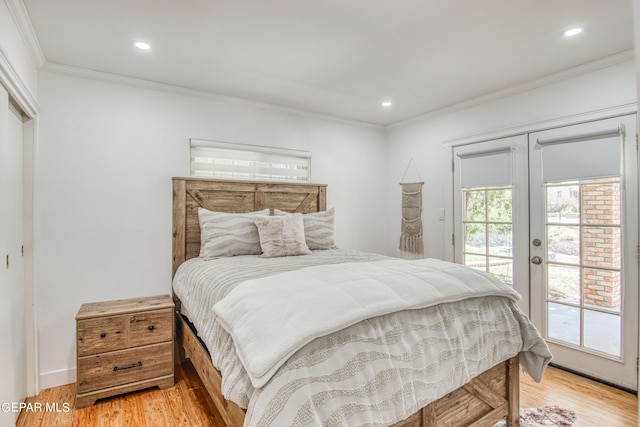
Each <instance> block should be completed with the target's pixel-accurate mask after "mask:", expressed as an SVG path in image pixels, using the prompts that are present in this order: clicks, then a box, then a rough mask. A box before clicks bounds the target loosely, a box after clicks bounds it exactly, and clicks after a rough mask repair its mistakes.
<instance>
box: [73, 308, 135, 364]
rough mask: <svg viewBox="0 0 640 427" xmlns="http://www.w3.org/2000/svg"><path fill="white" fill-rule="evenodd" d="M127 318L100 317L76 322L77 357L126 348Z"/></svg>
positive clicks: (127, 339)
mask: <svg viewBox="0 0 640 427" xmlns="http://www.w3.org/2000/svg"><path fill="white" fill-rule="evenodd" d="M128 320H129V318H128V317H127V316H112V317H100V318H97V319H86V320H82V321H79V322H78V356H87V355H90V354H97V353H104V352H105V351H114V350H120V349H123V348H127V347H128V341H129V338H128V336H127V331H128V330H129V325H128Z"/></svg>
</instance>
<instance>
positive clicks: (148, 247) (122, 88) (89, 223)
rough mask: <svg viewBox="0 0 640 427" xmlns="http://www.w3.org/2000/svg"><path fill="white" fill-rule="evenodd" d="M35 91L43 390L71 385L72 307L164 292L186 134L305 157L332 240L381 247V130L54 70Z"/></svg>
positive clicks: (186, 153) (346, 244) (185, 171)
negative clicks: (174, 184)
mask: <svg viewBox="0 0 640 427" xmlns="http://www.w3.org/2000/svg"><path fill="white" fill-rule="evenodd" d="M39 91H40V92H39V99H40V103H41V107H42V114H41V117H42V119H41V121H40V126H39V130H40V132H39V149H38V153H37V164H38V176H37V179H38V183H37V190H38V191H37V195H36V214H35V216H36V224H35V226H36V229H35V233H36V240H37V242H38V254H37V255H38V256H37V258H36V267H35V268H36V273H37V274H36V277H37V278H38V282H37V289H38V300H37V307H38V324H39V351H40V378H41V388H47V387H51V386H54V385H59V384H64V383H68V382H74V381H75V364H76V360H75V321H74V317H75V315H76V313H77V310H78V308H79V307H80V305H81V304H82V303H85V302H91V301H101V300H110V299H120V298H128V297H135V296H143V295H154V294H161V293H170V292H171V199H172V198H171V177H172V176H188V174H189V145H188V139H189V138H190V137H196V138H203V139H213V140H220V141H227V142H238V143H244V144H262V145H268V146H274V147H283V148H295V149H302V150H309V151H311V152H312V153H313V159H312V179H313V181H314V182H317V183H326V184H328V206H335V207H336V234H337V242H338V244H339V245H340V246H341V247H345V248H353V249H358V250H365V251H373V252H381V251H383V250H384V233H383V232H381V231H380V226H379V225H380V224H384V215H385V212H384V198H383V197H381V196H380V192H379V191H371V188H374V189H382V188H384V184H385V182H386V181H387V179H386V174H385V171H386V162H385V160H384V154H385V149H384V135H383V131H382V129H381V128H378V127H368V126H361V125H356V124H352V123H347V122H339V121H332V120H326V119H322V118H317V117H312V116H309V115H302V114H296V113H292V112H287V111H283V110H278V109H273V108H266V107H261V106H257V105H252V104H249V103H244V102H230V101H228V100H224V99H219V98H214V97H207V96H204V95H203V96H198V95H195V94H186V93H185V94H183V93H176V92H170V91H165V90H151V89H148V88H144V87H136V86H132V85H125V84H118V83H113V82H105V81H97V80H91V79H84V78H78V77H73V76H69V75H64V74H60V73H54V72H42V73H41V75H40V80H39ZM371 230H377V231H376V232H375V233H372V232H371Z"/></svg>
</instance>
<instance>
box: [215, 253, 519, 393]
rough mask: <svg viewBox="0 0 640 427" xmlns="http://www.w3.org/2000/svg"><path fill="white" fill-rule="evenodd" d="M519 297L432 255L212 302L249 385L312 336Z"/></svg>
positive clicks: (321, 271) (264, 283) (355, 267)
mask: <svg viewBox="0 0 640 427" xmlns="http://www.w3.org/2000/svg"><path fill="white" fill-rule="evenodd" d="M486 296H503V297H506V298H510V299H512V300H513V301H516V302H517V301H518V300H520V296H519V295H518V293H517V292H516V291H514V290H513V288H511V287H509V286H507V285H505V284H504V283H502V282H501V281H499V280H498V279H496V278H495V277H493V276H491V275H488V274H483V273H481V272H479V271H477V270H473V269H470V268H467V267H464V266H461V265H458V264H453V263H449V262H444V261H438V260H435V259H422V260H417V261H405V260H398V259H391V260H385V261H376V262H359V263H344V264H339V265H320V266H315V267H307V268H303V269H300V270H294V271H288V272H285V273H280V274H277V275H273V276H269V277H265V278H260V279H253V280H248V281H246V282H244V283H242V284H241V285H239V286H237V287H236V288H235V289H233V290H232V291H231V292H230V293H229V294H228V295H227V296H226V297H225V298H223V299H222V300H221V301H219V302H218V303H217V304H216V305H214V306H213V312H214V313H215V315H216V316H217V318H216V320H217V321H218V322H220V324H221V325H222V326H223V327H224V328H225V330H226V331H227V332H228V333H229V334H230V335H231V338H232V339H233V342H234V345H235V348H236V352H237V353H238V356H239V357H240V360H241V361H242V364H243V366H244V368H245V369H246V370H247V373H248V375H249V377H250V378H251V383H252V384H253V386H254V387H262V386H263V385H265V384H266V383H267V381H269V380H270V379H271V377H272V376H273V374H275V372H276V371H277V370H278V369H279V368H280V366H282V365H283V364H284V362H286V361H287V359H289V357H291V355H293V353H295V352H296V351H298V350H299V349H300V348H302V347H303V346H304V345H305V344H307V343H309V342H311V341H312V340H314V339H315V338H318V337H322V336H325V335H328V334H330V333H333V332H337V331H339V330H341V329H344V328H346V327H347V326H351V325H353V324H354V323H357V322H360V321H362V320H366V319H370V318H372V317H377V316H382V315H385V314H389V313H395V312H398V311H401V310H410V309H418V308H426V307H431V306H434V305H437V304H443V303H450V302H457V301H461V300H463V299H467V298H479V297H486Z"/></svg>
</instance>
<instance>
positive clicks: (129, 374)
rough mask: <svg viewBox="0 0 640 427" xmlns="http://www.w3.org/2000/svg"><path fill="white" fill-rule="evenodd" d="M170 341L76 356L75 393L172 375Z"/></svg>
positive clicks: (171, 343)
mask: <svg viewBox="0 0 640 427" xmlns="http://www.w3.org/2000/svg"><path fill="white" fill-rule="evenodd" d="M172 352H173V342H171V341H170V342H165V343H162V344H152V345H147V346H143V347H136V348H132V349H129V350H120V351H114V352H110V353H104V354H99V355H95V356H86V357H80V358H78V384H77V392H78V393H86V392H90V391H94V390H100V389H105V388H108V387H114V386H119V385H122V384H130V383H134V382H136V381H142V380H146V379H149V378H155V377H161V376H163V375H172V374H173V354H172Z"/></svg>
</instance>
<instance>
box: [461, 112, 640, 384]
mask: <svg viewBox="0 0 640 427" xmlns="http://www.w3.org/2000/svg"><path fill="white" fill-rule="evenodd" d="M635 120H636V119H635V115H630V116H623V117H616V118H612V119H606V120H600V121H596V122H590V123H586V124H580V125H575V126H567V127H562V128H557V129H552V130H547V131H543V132H536V133H531V134H528V135H520V136H516V137H512V138H504V139H500V140H495V141H489V142H482V143H478V144H470V145H467V146H462V147H455V148H454V162H455V167H454V170H455V173H454V189H455V195H454V196H455V197H454V203H455V204H456V206H455V209H454V211H455V212H456V215H455V256H456V262H460V263H463V264H466V265H469V266H471V267H473V268H479V269H482V270H484V271H487V272H489V273H492V274H495V275H497V276H498V277H500V278H501V279H502V280H504V281H505V282H507V283H509V284H512V285H513V286H514V288H515V289H516V290H517V291H518V292H519V293H520V294H521V295H522V296H523V301H522V303H521V308H522V309H523V310H524V311H525V313H528V314H529V315H530V317H531V320H532V321H533V323H534V324H535V325H536V327H537V328H538V329H539V331H540V332H541V334H542V335H543V336H544V338H545V339H546V340H547V343H548V344H549V347H550V349H551V352H552V354H553V356H554V357H553V363H555V364H557V365H560V366H563V367H566V368H569V369H572V370H575V371H578V372H581V373H584V374H587V375H590V376H594V377H596V378H600V379H602V380H605V381H608V382H611V383H614V384H617V385H620V386H623V387H625V388H629V389H633V390H636V389H637V385H638V384H637V374H636V358H637V354H638V350H637V346H638V314H637V311H638V260H637V255H636V254H637V250H638V184H637V181H638V154H637V149H636V145H635V141H636V137H635V135H636V122H635ZM510 253H511V254H512V256H511V257H510V256H508V254H510ZM505 265H507V266H508V267H510V268H511V269H512V270H511V271H512V272H511V273H510V274H508V273H505V268H504V266H505Z"/></svg>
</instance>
